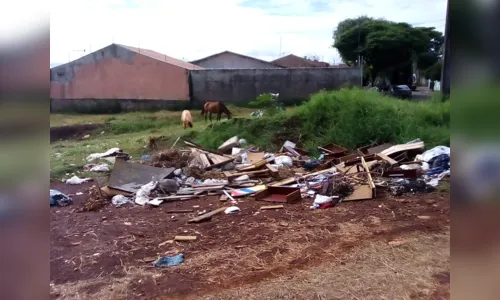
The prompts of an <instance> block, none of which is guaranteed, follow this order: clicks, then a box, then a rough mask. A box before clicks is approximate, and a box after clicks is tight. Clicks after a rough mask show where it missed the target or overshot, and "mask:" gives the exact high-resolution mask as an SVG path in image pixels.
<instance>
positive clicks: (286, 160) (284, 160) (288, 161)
mask: <svg viewBox="0 0 500 300" xmlns="http://www.w3.org/2000/svg"><path fill="white" fill-rule="evenodd" d="M274 163H275V164H277V165H282V166H287V167H291V166H293V161H292V158H291V157H289V156H286V155H282V156H278V157H275V158H274Z"/></svg>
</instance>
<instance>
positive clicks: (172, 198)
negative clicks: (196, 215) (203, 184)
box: [155, 195, 200, 200]
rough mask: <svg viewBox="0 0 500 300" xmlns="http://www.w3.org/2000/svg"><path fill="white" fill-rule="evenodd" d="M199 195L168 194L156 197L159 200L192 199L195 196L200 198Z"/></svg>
mask: <svg viewBox="0 0 500 300" xmlns="http://www.w3.org/2000/svg"><path fill="white" fill-rule="evenodd" d="M199 197H200V196H198V195H179V196H166V197H157V198H155V199H158V200H190V199H194V198H199Z"/></svg>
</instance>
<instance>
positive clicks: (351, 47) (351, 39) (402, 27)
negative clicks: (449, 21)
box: [333, 16, 442, 84]
mask: <svg viewBox="0 0 500 300" xmlns="http://www.w3.org/2000/svg"><path fill="white" fill-rule="evenodd" d="M440 36H441V37H442V34H440V33H439V32H437V31H435V30H434V28H432V27H412V26H411V25H409V24H407V23H395V22H391V21H387V20H383V19H373V18H369V17H366V16H362V17H358V18H355V19H347V20H344V21H342V22H340V23H339V25H338V26H337V28H336V29H335V31H334V32H333V38H334V44H333V46H334V47H335V48H336V49H337V50H338V51H339V54H340V56H341V57H342V60H343V61H344V62H345V63H346V64H348V65H350V66H352V65H354V64H357V63H358V60H359V56H361V57H362V59H363V62H362V63H363V64H364V65H365V66H366V67H368V68H369V70H370V77H371V81H372V84H373V81H374V80H375V78H376V77H377V76H378V75H379V74H386V75H388V76H390V77H391V76H392V75H393V74H394V73H396V72H397V71H400V70H402V69H404V68H407V69H408V68H411V63H412V61H413V60H414V59H416V58H417V59H418V58H419V57H420V56H421V54H422V53H428V52H431V53H434V52H436V53H437V52H438V51H439V47H440V45H439V42H440V40H439V38H440ZM436 44H437V45H436ZM441 44H442V41H441ZM436 48H437V49H436ZM429 56H430V54H429ZM426 58H428V60H429V62H428V65H429V66H430V65H433V64H434V63H435V61H433V57H427V56H426ZM425 62H426V63H427V61H425Z"/></svg>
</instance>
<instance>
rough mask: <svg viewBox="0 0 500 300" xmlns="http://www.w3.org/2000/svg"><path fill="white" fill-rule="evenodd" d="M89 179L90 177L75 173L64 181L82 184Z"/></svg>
mask: <svg viewBox="0 0 500 300" xmlns="http://www.w3.org/2000/svg"><path fill="white" fill-rule="evenodd" d="M89 180H91V178H80V177H78V176H76V175H75V176H73V177H71V178H69V179H67V180H66V183H67V184H82V183H84V182H87V181H89Z"/></svg>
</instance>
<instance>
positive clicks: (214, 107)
mask: <svg viewBox="0 0 500 300" xmlns="http://www.w3.org/2000/svg"><path fill="white" fill-rule="evenodd" d="M212 113H214V114H217V119H216V120H217V121H220V119H221V115H222V114H223V113H224V114H225V115H226V116H227V119H228V120H229V119H231V116H232V113H231V112H230V111H229V109H227V107H226V106H225V105H224V103H222V102H220V101H217V102H207V103H205V105H204V106H203V108H202V109H201V115H202V116H203V115H205V123H206V122H207V117H209V118H210V122H212Z"/></svg>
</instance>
